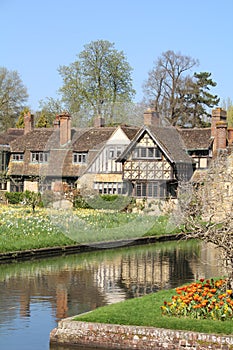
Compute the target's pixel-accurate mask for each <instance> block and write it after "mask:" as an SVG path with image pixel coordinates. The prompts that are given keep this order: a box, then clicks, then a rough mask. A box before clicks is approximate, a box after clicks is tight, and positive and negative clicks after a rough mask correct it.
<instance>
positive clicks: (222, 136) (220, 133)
mask: <svg viewBox="0 0 233 350" xmlns="http://www.w3.org/2000/svg"><path fill="white" fill-rule="evenodd" d="M214 143H215V149H214V151H219V150H223V149H226V148H227V123H226V122H225V121H223V120H220V121H219V122H217V123H216V136H215V142H214Z"/></svg>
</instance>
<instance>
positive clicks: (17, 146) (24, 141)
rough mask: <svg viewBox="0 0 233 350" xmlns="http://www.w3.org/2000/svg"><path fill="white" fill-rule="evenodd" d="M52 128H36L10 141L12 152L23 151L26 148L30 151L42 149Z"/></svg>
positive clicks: (44, 147) (51, 132)
mask: <svg viewBox="0 0 233 350" xmlns="http://www.w3.org/2000/svg"><path fill="white" fill-rule="evenodd" d="M53 132H54V130H53V129H46V128H38V129H34V130H32V131H30V132H29V133H27V134H26V135H23V136H20V137H18V138H17V139H15V140H14V141H12V142H11V143H10V145H11V151H12V152H24V151H25V150H26V149H29V150H32V151H44V150H45V149H46V145H47V143H48V140H49V138H50V137H51V135H52V134H53Z"/></svg>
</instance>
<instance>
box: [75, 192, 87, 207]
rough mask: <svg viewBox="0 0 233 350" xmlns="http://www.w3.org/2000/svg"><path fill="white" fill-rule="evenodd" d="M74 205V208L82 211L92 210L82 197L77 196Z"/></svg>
mask: <svg viewBox="0 0 233 350" xmlns="http://www.w3.org/2000/svg"><path fill="white" fill-rule="evenodd" d="M73 205H74V208H82V209H90V208H91V206H90V205H89V204H88V203H87V202H86V201H85V199H84V198H83V197H82V196H80V195H77V196H75V198H74V201H73Z"/></svg>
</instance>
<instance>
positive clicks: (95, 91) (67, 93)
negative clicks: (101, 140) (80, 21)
mask: <svg viewBox="0 0 233 350" xmlns="http://www.w3.org/2000/svg"><path fill="white" fill-rule="evenodd" d="M58 71H59V74H60V75H61V77H62V79H63V86H62V87H61V88H60V90H59V92H60V94H61V96H62V98H61V100H62V102H63V103H64V104H65V107H66V110H68V111H69V112H70V113H71V114H72V115H76V116H77V117H78V118H79V119H82V118H83V116H88V119H91V118H92V117H95V116H102V117H106V116H109V115H110V121H111V122H113V121H114V110H116V108H117V109H119V106H120V105H121V104H124V103H128V102H131V101H132V98H133V96H134V94H135V91H134V90H133V88H132V78H131V71H132V68H131V67H130V66H129V64H128V62H127V61H126V57H125V55H124V53H123V52H122V51H117V50H116V49H115V48H114V44H113V43H110V42H109V41H105V40H98V41H93V42H91V43H90V44H88V45H85V46H84V50H83V51H82V52H81V53H80V54H79V55H78V60H76V61H75V62H73V63H72V64H70V65H69V66H61V67H59V69H58Z"/></svg>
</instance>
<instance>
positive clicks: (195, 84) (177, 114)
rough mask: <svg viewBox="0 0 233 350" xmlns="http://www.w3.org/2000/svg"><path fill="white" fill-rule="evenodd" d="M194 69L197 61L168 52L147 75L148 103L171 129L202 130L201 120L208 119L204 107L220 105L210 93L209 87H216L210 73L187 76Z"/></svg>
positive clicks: (145, 87) (145, 91) (145, 86)
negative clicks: (179, 127)
mask: <svg viewBox="0 0 233 350" xmlns="http://www.w3.org/2000/svg"><path fill="white" fill-rule="evenodd" d="M197 65H198V61H197V60H195V59H193V58H191V57H189V56H184V55H181V54H180V53H174V52H173V51H167V52H164V53H162V55H161V57H159V58H158V60H157V61H156V62H155V65H154V68H153V69H152V70H151V71H150V72H149V74H148V75H149V76H148V80H147V81H146V82H145V84H144V93H145V95H146V99H147V103H148V104H149V105H150V107H152V108H153V109H155V111H156V112H157V113H158V115H159V116H160V118H161V119H163V120H165V121H168V122H169V123H171V124H172V125H179V126H189V127H190V126H191V127H194V126H203V119H204V118H205V119H207V118H208V116H209V113H208V112H206V107H210V108H212V107H214V106H216V105H217V104H218V102H219V99H218V97H217V96H216V95H211V94H210V92H209V90H210V86H212V87H214V86H216V83H215V82H213V81H212V79H211V78H210V76H211V73H208V72H201V73H194V75H193V76H191V75H190V74H189V73H190V71H191V69H192V68H194V67H195V66H197Z"/></svg>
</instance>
